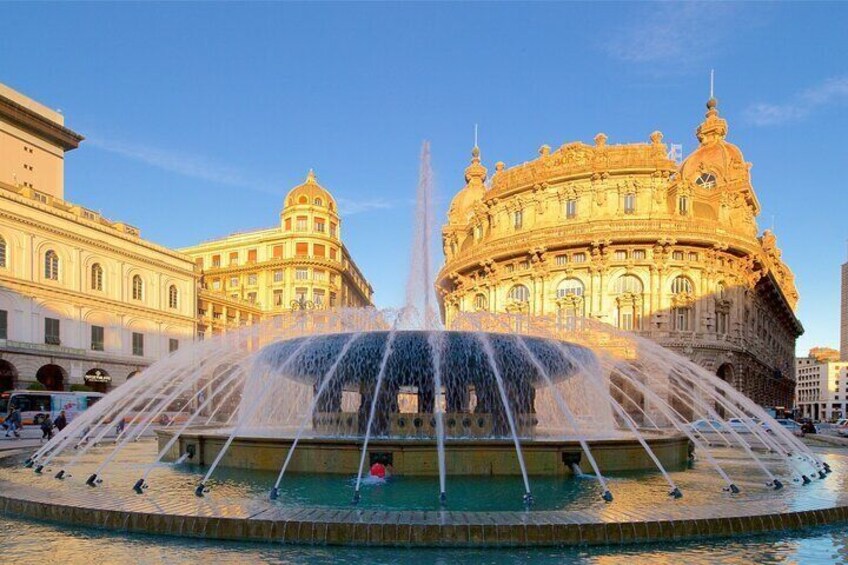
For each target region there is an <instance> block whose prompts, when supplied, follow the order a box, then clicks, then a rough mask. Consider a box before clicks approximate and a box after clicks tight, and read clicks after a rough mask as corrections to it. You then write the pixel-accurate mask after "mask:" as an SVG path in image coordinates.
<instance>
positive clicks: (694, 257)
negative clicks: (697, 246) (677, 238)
mask: <svg viewBox="0 0 848 565" xmlns="http://www.w3.org/2000/svg"><path fill="white" fill-rule="evenodd" d="M689 260H690V261H697V260H698V254H697V253H690V254H689Z"/></svg>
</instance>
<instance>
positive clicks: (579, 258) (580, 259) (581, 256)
mask: <svg viewBox="0 0 848 565" xmlns="http://www.w3.org/2000/svg"><path fill="white" fill-rule="evenodd" d="M571 260H572V261H574V262H575V263H585V262H586V254H585V253H575V254H574V256H573V257H572V258H571Z"/></svg>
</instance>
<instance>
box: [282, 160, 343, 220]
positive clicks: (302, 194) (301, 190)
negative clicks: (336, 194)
mask: <svg viewBox="0 0 848 565" xmlns="http://www.w3.org/2000/svg"><path fill="white" fill-rule="evenodd" d="M289 206H321V207H324V208H329V209H330V210H333V211H335V210H336V200H335V198H333V195H332V194H330V192H329V191H328V190H327V189H326V188H324V187H323V186H321V185H320V184H318V179H317V178H315V173H314V172H313V171H312V169H309V173H308V174H307V175H306V181H305V182H304V183H303V184H301V185H298V186H296V187H294V188H293V189H291V190H290V191H289V193H288V194H287V195H286V200H285V207H286V208H288V207H289Z"/></svg>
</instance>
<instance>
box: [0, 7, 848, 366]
mask: <svg viewBox="0 0 848 565" xmlns="http://www.w3.org/2000/svg"><path fill="white" fill-rule="evenodd" d="M0 15H1V16H2V18H0V20H2V21H3V24H4V25H3V28H4V30H5V31H4V32H3V33H2V34H0V82H4V83H6V84H8V85H10V86H12V87H14V88H17V89H19V90H21V91H23V92H24V93H27V94H29V95H30V96H32V97H33V98H35V99H37V100H39V101H41V102H43V103H45V104H47V105H48V106H51V107H54V108H60V109H61V110H62V111H63V112H64V113H65V115H66V116H67V125H68V126H69V127H71V128H73V129H75V130H77V131H79V132H81V133H83V134H84V135H86V136H87V138H88V139H87V141H86V142H84V144H83V145H82V147H81V148H80V149H79V150H77V151H74V152H73V153H71V154H70V155H69V156H68V159H67V166H66V181H67V185H66V190H67V197H68V199H69V200H72V201H77V202H80V203H82V204H84V205H86V206H88V207H91V208H94V209H98V210H101V211H102V212H103V213H104V214H105V215H106V216H107V217H110V218H113V219H121V220H124V221H128V222H130V223H133V224H135V225H137V226H139V227H141V229H142V233H143V235H144V236H145V237H147V238H150V239H152V240H154V241H156V242H159V243H162V244H165V245H169V246H175V247H177V246H184V245H189V244H192V243H196V242H198V241H201V240H204V239H208V238H212V237H216V236H221V235H225V234H227V233H230V232H233V231H239V230H244V229H249V228H256V227H266V226H270V225H273V224H274V223H275V222H276V220H277V214H278V212H279V209H280V207H281V205H282V199H283V196H284V195H285V193H286V191H287V190H288V189H289V188H291V187H292V186H294V185H295V184H297V183H299V182H300V181H302V179H303V178H304V177H305V175H306V172H307V170H308V169H309V168H310V167H314V168H315V170H316V173H317V174H318V177H319V180H320V181H321V183H322V184H324V185H325V186H326V187H327V188H328V189H330V190H331V191H332V192H333V193H334V194H335V195H336V196H337V198H338V199H339V201H340V205H341V210H342V213H343V215H344V224H343V230H344V237H345V240H346V242H347V245H348V247H349V248H350V249H351V251H352V253H353V255H354V258H355V259H356V261H357V262H358V263H359V265H360V266H361V267H362V269H363V270H364V272H365V274H366V276H367V277H368V278H369V279H370V280H371V281H372V283H373V285H374V287H375V289H376V291H377V294H376V301H377V303H378V305H380V306H391V305H397V304H399V303H401V302H402V300H403V292H404V291H403V287H404V283H405V280H404V277H405V273H406V267H407V265H408V261H409V259H408V256H409V254H408V249H409V245H410V240H411V228H410V224H411V217H412V212H413V207H412V198H413V197H414V192H415V183H416V176H417V168H418V163H417V161H418V154H419V149H420V144H421V142H422V140H423V139H429V140H430V141H431V143H432V151H433V163H434V168H435V174H436V179H437V185H438V190H439V193H440V200H439V202H440V210H439V213H440V217H442V218H443V217H444V212H445V209H446V207H447V203H448V201H449V199H450V197H451V195H452V194H453V193H455V192H456V191H457V190H458V189H459V188H461V186H462V184H463V178H462V171H463V169H464V167H465V166H466V164H467V162H468V158H469V151H470V148H471V145H472V142H473V138H472V135H473V133H472V132H473V124H475V123H479V124H480V145H481V149H482V153H483V159H484V163H485V164H486V165H487V166H489V168H490V169H493V168H494V163H495V162H496V161H498V160H503V161H505V162H506V163H507V165H512V164H516V163H519V162H522V161H525V160H528V159H532V158H533V157H534V156H535V155H536V151H537V149H538V147H539V146H540V145H542V144H543V143H547V144H549V145H551V146H554V147H556V146H559V145H560V144H562V143H565V142H568V141H573V140H583V141H587V142H589V141H591V139H592V137H593V136H594V135H595V134H596V133H597V132H599V131H603V132H605V133H606V134H607V135H608V136H609V138H610V140H609V142H610V143H620V142H633V141H644V140H647V138H648V135H649V134H650V132H651V131H653V130H655V129H659V130H661V131H662V132H663V133H664V134H665V139H666V141H669V142H674V143H681V144H682V145H683V149H684V153H688V152H690V151H691V150H692V149H693V148H694V147H695V144H696V141H695V138H694V133H693V132H694V128H695V127H696V126H697V124H698V123H699V122H700V121H701V119H702V117H703V113H704V102H705V101H706V98H707V96H708V76H709V69H710V68H715V69H716V95H717V97H718V98H719V101H720V105H719V107H720V110H721V112H722V115H723V116H724V117H725V118H727V119H728V120H729V122H730V135H729V138H730V140H731V141H733V142H735V143H737V144H738V145H739V146H740V147H741V148H742V150H743V152H744V154H745V157H746V159H747V160H749V161H751V162H752V163H753V164H754V167H753V169H752V175H753V180H754V186H755V189H756V190H757V194H758V196H759V198H760V201H761V203H762V206H763V213H762V215H761V217H760V226H761V228H766V227H769V226H770V225H771V224H772V217H774V224H775V226H776V231H777V235H778V241H779V244H780V245H781V247H782V248H783V252H784V258H785V259H786V261H787V262H788V263H789V265H790V267H791V268H792V269H793V270H794V271H795V273H796V275H797V282H798V286H799V289H800V292H801V302H800V308H799V311H798V313H799V316H800V318H801V320H802V322H803V323H804V325H805V326H806V329H807V333H806V335H805V336H803V337H802V338H801V340H800V341H799V344H798V351H799V352H804V351H806V350H807V349H808V348H809V347H811V346H813V345H833V346H835V345H837V344H838V331H839V265H840V264H841V263H843V262H844V261H845V259H846V238H848V227H846V226H848V221H846V212H848V198H846V195H845V192H846V188H845V178H846V173H845V170H844V169H845V167H846V164H848V149H846V144H845V142H844V139H845V134H846V129H848V57H846V55H848V39H846V33H845V24H846V22H848V6H846V5H842V4H812V3H804V4H718V3H715V4H709V5H705V4H694V3H693V4H648V3H632V4H615V3H600V4H549V3H535V4H483V3H474V4H462V5H460V4H381V3H369V4H241V3H239V4H216V5H210V4H129V5H127V4H120V5H108V4H73V5H71V4H22V3H21V4H18V3H5V4H3V5H2V7H0ZM439 257H440V256H439Z"/></svg>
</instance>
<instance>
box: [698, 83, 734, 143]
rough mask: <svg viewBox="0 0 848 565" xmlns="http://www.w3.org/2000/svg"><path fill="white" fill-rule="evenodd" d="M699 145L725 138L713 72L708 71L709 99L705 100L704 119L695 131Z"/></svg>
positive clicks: (724, 128) (725, 121) (723, 121)
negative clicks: (705, 110)
mask: <svg viewBox="0 0 848 565" xmlns="http://www.w3.org/2000/svg"><path fill="white" fill-rule="evenodd" d="M696 135H697V137H698V141H700V142H701V145H705V144H707V143H711V142H713V141H717V140H722V139H724V138H725V137H726V136H727V120H724V119H722V118H720V117H719V115H718V100H716V98H715V71H714V70H712V69H710V99H709V100H707V113H706V119H705V120H704V121H703V122H701V125H700V126H698V129H697V131H696Z"/></svg>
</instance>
